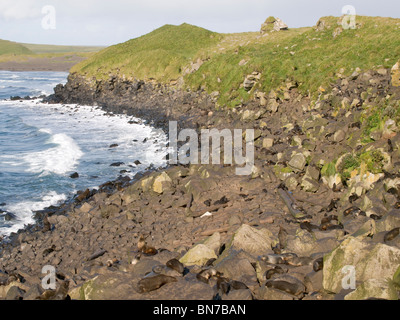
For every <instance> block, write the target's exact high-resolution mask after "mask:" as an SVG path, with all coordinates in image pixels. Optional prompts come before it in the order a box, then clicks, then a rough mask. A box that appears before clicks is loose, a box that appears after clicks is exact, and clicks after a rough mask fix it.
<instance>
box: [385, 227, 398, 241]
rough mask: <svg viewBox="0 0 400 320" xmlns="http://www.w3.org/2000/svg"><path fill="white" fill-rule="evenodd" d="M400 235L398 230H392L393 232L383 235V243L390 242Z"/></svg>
mask: <svg viewBox="0 0 400 320" xmlns="http://www.w3.org/2000/svg"><path fill="white" fill-rule="evenodd" d="M399 234H400V228H394V229H393V230H391V231H389V232H388V233H386V234H385V236H384V238H383V241H384V242H385V243H386V242H389V241H392V240H393V239H394V238H396V237H397V236H398V235H399Z"/></svg>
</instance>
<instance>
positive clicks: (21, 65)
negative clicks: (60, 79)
mask: <svg viewBox="0 0 400 320" xmlns="http://www.w3.org/2000/svg"><path fill="white" fill-rule="evenodd" d="M85 59H86V57H82V56H78V55H76V54H71V55H65V56H56V57H28V58H27V59H24V60H21V61H16V60H10V61H3V62H0V70H2V71H60V72H68V71H69V70H70V69H71V67H72V66H74V65H75V64H77V63H79V62H81V61H83V60H85Z"/></svg>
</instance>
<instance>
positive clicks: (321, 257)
mask: <svg viewBox="0 0 400 320" xmlns="http://www.w3.org/2000/svg"><path fill="white" fill-rule="evenodd" d="M254 81H256V80H254ZM279 90H280V91H279V92H271V93H270V96H269V97H268V100H269V101H270V103H267V105H265V104H264V103H262V99H261V98H260V97H259V96H258V97H257V96H256V97H255V99H253V100H251V101H250V102H249V103H246V104H242V105H241V106H240V107H237V108H234V109H230V108H222V107H220V108H216V105H215V103H216V100H215V99H214V98H213V96H211V95H208V94H207V93H205V92H203V91H196V92H192V91H187V90H179V89H177V88H176V87H173V86H172V87H171V86H169V85H161V84H154V83H152V82H145V81H133V82H130V81H127V80H126V79H125V80H124V79H120V78H118V77H116V76H115V77H114V76H112V77H110V79H108V80H93V82H92V83H90V81H87V79H84V77H82V76H80V75H77V74H71V75H70V77H69V80H68V83H67V84H66V85H65V86H61V85H60V86H57V88H56V89H55V94H54V95H53V96H50V97H48V98H46V101H47V102H49V103H51V102H57V103H59V102H61V103H77V102H78V103H86V104H95V103H96V104H98V105H100V106H102V107H103V108H104V109H105V110H106V111H108V112H114V113H125V114H128V115H132V116H138V117H142V118H144V119H147V120H151V121H153V122H152V123H153V125H154V126H157V127H160V128H163V129H167V124H168V122H169V121H177V124H178V127H180V128H185V127H189V128H196V130H201V129H212V128H216V129H218V130H221V129H224V128H229V129H234V128H238V127H240V128H242V129H255V135H254V139H255V144H254V146H255V162H254V166H253V168H252V171H251V174H250V175H247V176H240V175H236V174H235V169H236V168H235V167H234V166H231V165H222V164H221V165H195V164H192V165H179V164H178V165H174V166H170V167H169V168H167V169H164V170H157V169H155V170H153V171H149V172H146V173H142V174H138V175H137V176H136V177H135V178H134V179H132V180H130V179H127V178H120V179H117V180H116V181H113V182H109V183H106V184H104V185H103V186H101V187H100V188H99V189H98V190H92V191H90V190H84V191H80V192H79V193H78V194H77V195H76V196H75V197H74V198H73V199H71V200H70V201H68V202H66V203H64V204H62V205H61V206H59V207H52V208H48V209H46V210H44V211H41V212H37V213H36V215H37V221H38V223H37V224H35V225H32V226H29V227H28V228H27V229H26V230H21V231H19V232H18V233H16V234H12V235H11V236H10V238H9V239H7V241H3V243H2V246H1V255H0V297H1V298H4V299H53V298H54V299H82V300H90V299H100V300H102V299H104V300H107V299H137V300H141V299H154V300H170V299H175V300H202V299H204V300H211V299H215V300H251V299H258V300H323V299H326V300H330V299H335V298H343V297H344V299H346V300H352V299H370V298H375V299H392V300H397V299H399V286H400V276H399V275H400V235H399V233H400V232H399V228H400V210H399V205H398V204H399V203H400V188H399V186H400V175H399V163H400V134H399V129H398V127H397V124H396V121H398V119H397V110H398V108H399V107H400V105H399V101H400V87H397V86H395V85H393V81H392V76H391V70H389V69H385V68H382V67H378V68H375V69H373V70H363V71H362V70H358V71H355V72H354V73H353V74H352V75H351V76H349V77H344V76H340V77H339V78H338V80H337V81H336V82H335V83H333V84H332V87H331V88H330V89H324V88H320V96H319V99H318V101H317V102H315V101H314V102H312V101H311V98H310V96H309V95H304V94H302V93H301V92H300V91H299V90H298V85H297V84H296V83H294V82H293V81H291V80H289V79H288V81H287V83H286V85H285V86H283V87H282V88H280V89H279ZM264 98H265V97H264ZM374 105H378V106H379V107H380V109H379V110H378V111H379V112H378V111H377V112H376V113H374V111H376V110H375V109H374ZM382 114H385V116H382ZM392 118H393V119H396V120H393V119H392ZM44 265H51V266H54V267H55V268H56V281H57V289H56V290H54V291H52V292H45V290H43V288H42V286H41V279H42V278H43V276H44V275H43V274H42V273H41V270H42V267H43V266H44ZM346 266H353V267H354V268H355V270H356V276H357V279H356V283H357V287H356V289H354V290H353V291H351V292H349V291H348V290H346V289H345V288H344V287H343V279H344V278H345V276H346V274H345V273H344V272H343V270H345V269H344V267H346ZM350 276H351V274H350ZM388 279H389V281H388Z"/></svg>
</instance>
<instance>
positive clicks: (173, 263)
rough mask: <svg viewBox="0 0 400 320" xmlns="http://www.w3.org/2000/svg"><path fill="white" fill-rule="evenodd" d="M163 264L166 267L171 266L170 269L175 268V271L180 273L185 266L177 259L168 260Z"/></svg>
mask: <svg viewBox="0 0 400 320" xmlns="http://www.w3.org/2000/svg"><path fill="white" fill-rule="evenodd" d="M165 265H166V266H167V267H168V268H171V269H172V270H175V271H176V272H178V273H181V274H183V272H184V271H185V267H184V266H183V264H182V263H181V262H179V260H177V259H172V260H169V261H168V262H167V263H166V264H165Z"/></svg>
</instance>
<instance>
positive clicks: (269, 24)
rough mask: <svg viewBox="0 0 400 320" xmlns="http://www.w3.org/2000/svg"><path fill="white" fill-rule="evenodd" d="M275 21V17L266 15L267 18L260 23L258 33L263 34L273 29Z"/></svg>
mask: <svg viewBox="0 0 400 320" xmlns="http://www.w3.org/2000/svg"><path fill="white" fill-rule="evenodd" d="M275 22H276V19H275V17H272V16H270V17H268V18H267V20H265V22H264V23H263V24H262V25H261V30H260V33H261V34H264V33H267V32H271V31H273V30H274V24H275Z"/></svg>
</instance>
